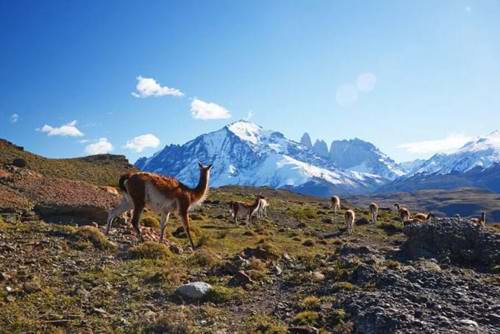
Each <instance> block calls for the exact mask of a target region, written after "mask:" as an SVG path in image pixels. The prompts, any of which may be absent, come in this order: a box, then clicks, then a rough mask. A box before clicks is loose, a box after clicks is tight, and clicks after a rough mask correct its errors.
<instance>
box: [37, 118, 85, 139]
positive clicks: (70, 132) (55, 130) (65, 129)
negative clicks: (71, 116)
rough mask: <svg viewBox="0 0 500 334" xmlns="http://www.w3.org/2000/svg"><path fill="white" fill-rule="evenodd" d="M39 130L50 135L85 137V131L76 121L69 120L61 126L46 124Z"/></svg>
mask: <svg viewBox="0 0 500 334" xmlns="http://www.w3.org/2000/svg"><path fill="white" fill-rule="evenodd" d="M37 130H38V131H41V132H44V133H47V134H48V135H49V136H69V137H83V133H82V132H81V131H80V130H78V128H77V127H76V121H72V122H69V123H67V124H64V125H61V126H60V127H53V126H50V125H47V124H45V125H44V126H42V128H41V129H37Z"/></svg>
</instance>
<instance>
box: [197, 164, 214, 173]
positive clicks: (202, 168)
mask: <svg viewBox="0 0 500 334" xmlns="http://www.w3.org/2000/svg"><path fill="white" fill-rule="evenodd" d="M198 166H200V172H202V173H208V171H210V168H212V164H210V165H208V166H204V165H203V164H202V163H201V162H198Z"/></svg>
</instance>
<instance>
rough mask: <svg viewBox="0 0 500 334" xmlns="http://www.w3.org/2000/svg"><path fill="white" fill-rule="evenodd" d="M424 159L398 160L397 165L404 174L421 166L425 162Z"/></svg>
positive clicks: (412, 171) (410, 172) (411, 172)
mask: <svg viewBox="0 0 500 334" xmlns="http://www.w3.org/2000/svg"><path fill="white" fill-rule="evenodd" d="M426 161H427V160H425V159H416V160H411V161H405V162H400V163H399V167H400V168H401V169H402V170H403V172H404V173H405V174H406V175H409V174H413V173H414V172H415V171H416V170H417V169H419V168H420V167H422V165H423V164H424V163H425V162H426Z"/></svg>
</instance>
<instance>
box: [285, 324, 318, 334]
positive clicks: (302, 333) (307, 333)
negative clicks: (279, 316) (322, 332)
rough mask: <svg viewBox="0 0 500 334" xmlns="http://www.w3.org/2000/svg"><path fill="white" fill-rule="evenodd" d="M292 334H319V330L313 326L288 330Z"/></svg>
mask: <svg viewBox="0 0 500 334" xmlns="http://www.w3.org/2000/svg"><path fill="white" fill-rule="evenodd" d="M288 333H290V334H316V333H319V330H318V329H317V328H314V327H311V326H295V327H290V328H288Z"/></svg>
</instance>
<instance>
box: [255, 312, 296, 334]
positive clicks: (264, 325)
mask: <svg viewBox="0 0 500 334" xmlns="http://www.w3.org/2000/svg"><path fill="white" fill-rule="evenodd" d="M245 323H246V327H247V328H248V329H249V333H254V334H286V333H288V329H287V327H286V326H285V325H284V324H283V323H281V322H280V321H278V320H276V319H273V318H271V317H269V316H267V315H262V314H257V315H253V316H251V317H249V318H247V319H246V321H245Z"/></svg>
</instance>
